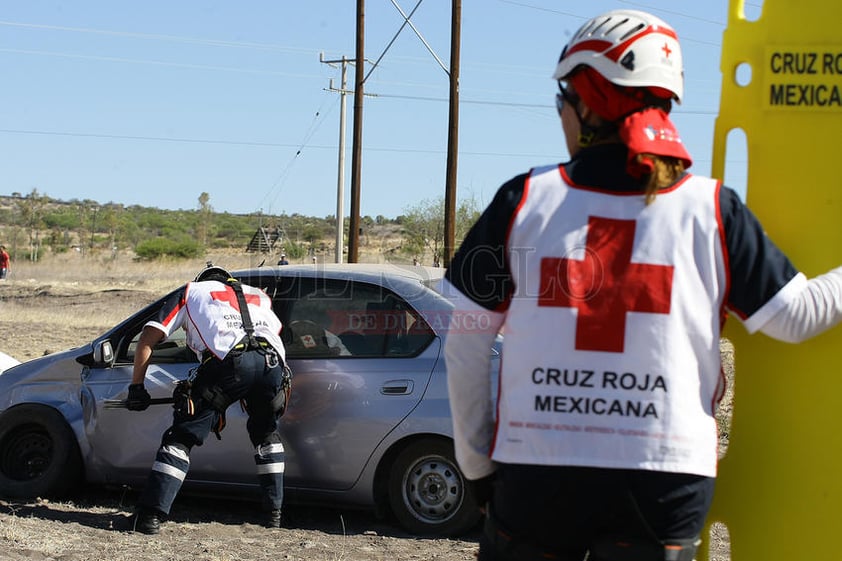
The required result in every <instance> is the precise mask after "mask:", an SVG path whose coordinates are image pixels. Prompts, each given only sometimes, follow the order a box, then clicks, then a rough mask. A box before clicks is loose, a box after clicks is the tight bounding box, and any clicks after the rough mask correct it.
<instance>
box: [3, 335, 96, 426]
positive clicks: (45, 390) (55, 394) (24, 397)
mask: <svg viewBox="0 0 842 561" xmlns="http://www.w3.org/2000/svg"><path fill="white" fill-rule="evenodd" d="M91 352H92V348H91V346H90V345H83V346H81V347H77V348H75V349H69V350H66V351H59V352H57V353H52V354H49V355H46V356H42V357H39V358H34V359H32V360H28V361H26V362H21V363H19V364H17V365H16V366H12V367H11V368H8V369H6V370H4V371H3V372H2V373H0V411H4V410H6V409H7V408H8V407H10V406H11V405H14V404H16V403H21V402H37V403H50V402H54V401H56V400H58V399H61V397H60V394H62V393H64V391H66V390H67V389H68V388H69V387H78V386H79V385H80V384H81V380H82V372H83V371H84V370H86V368H87V367H86V366H84V365H83V364H82V362H81V361H80V359H81V358H82V357H84V356H86V355H90V354H91ZM68 363H72V364H68ZM57 384H58V385H57ZM59 388H64V390H62V389H59ZM71 391H72V390H71ZM77 400H78V396H77Z"/></svg>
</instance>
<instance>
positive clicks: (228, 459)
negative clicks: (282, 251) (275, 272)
mask: <svg viewBox="0 0 842 561" xmlns="http://www.w3.org/2000/svg"><path fill="white" fill-rule="evenodd" d="M247 280H248V282H249V284H252V285H253V286H259V287H260V288H262V289H263V290H264V291H266V292H267V293H268V294H269V295H270V296H271V294H272V293H273V292H274V279H273V278H272V277H271V276H265V277H256V278H254V279H247ZM164 301H165V298H163V299H161V300H159V301H158V302H157V303H156V304H153V305H152V306H150V307H149V308H147V309H146V310H144V311H142V312H139V313H138V314H136V316H134V317H133V318H131V319H130V320H129V321H127V322H125V323H124V324H123V327H122V329H120V330H119V331H118V332H115V333H113V334H112V335H111V337H110V339H111V341H112V344H113V345H114V347H115V358H114V363H113V365H111V366H110V367H97V368H89V369H87V370H86V372H85V374H84V375H83V378H84V379H83V390H82V391H83V396H87V398H84V399H83V401H84V402H86V405H85V406H84V408H85V411H86V413H85V415H86V416H87V417H88V419H87V420H86V423H85V430H86V436H87V439H88V442H89V444H90V447H91V450H92V454H91V461H90V462H89V464H91V466H92V469H93V470H94V474H93V475H94V477H95V478H96V479H102V480H105V481H109V482H119V483H123V482H129V483H136V482H140V481H142V480H144V479H145V477H146V475H147V474H148V472H149V469H150V467H151V465H152V462H153V461H154V458H155V453H156V450H157V448H158V446H159V445H160V442H161V436H162V435H163V433H164V431H165V430H166V429H167V428H168V427H169V426H170V424H171V423H172V407H171V406H170V405H168V404H163V405H152V406H150V407H149V408H148V409H147V410H145V411H129V410H127V409H125V408H109V407H108V406H106V405H105V402H106V400H113V399H125V397H126V393H127V388H128V384H129V382H130V380H131V377H132V368H133V365H132V363H133V359H134V351H135V348H136V346H137V341H138V339H139V337H140V332H141V330H142V328H143V325H144V324H145V323H146V321H148V320H150V319H153V318H154V317H156V315H157V308H158V307H160V306H161V305H162V304H163V302H164ZM198 365H199V362H198V360H197V357H196V355H195V353H194V352H193V351H192V350H190V349H189V348H188V347H187V344H186V337H185V333H184V331H183V330H178V331H176V332H175V333H173V334H172V335H171V336H170V337H169V338H168V339H167V340H166V341H164V342H162V343H160V344H158V345H157V346H156V347H155V349H154V350H153V353H152V357H151V359H150V365H149V368H148V369H147V372H146V381H145V386H146V388H147V390H148V391H149V393H150V395H151V396H152V397H153V398H167V397H171V396H172V393H173V390H174V388H175V385H176V383H178V382H179V381H180V380H185V379H187V378H188V376H190V374H191V371H193V370H194V369H195V368H196V367H198ZM226 417H227V420H228V424H227V426H226V428H225V430H224V431H223V432H222V433H221V436H222V438H221V440H219V441H217V439H216V437H215V436H214V435H213V434H211V435H209V437H208V439H207V440H206V441H205V444H204V445H202V446H198V447H195V448H194V449H193V451H192V453H191V465H190V471H189V473H188V477H187V479H186V481H185V485H211V486H213V485H217V484H220V483H221V484H232V485H236V486H239V485H254V484H256V478H255V467H254V460H253V454H254V451H253V449H252V447H251V443H250V441H249V438H248V435H247V433H246V429H245V423H246V419H247V416H246V414H245V412H244V411H243V409H242V408H241V407H240V405H239V404H233V405H231V406H230V407H229V408H228V411H227V412H226ZM96 474H100V475H99V476H97V475H96Z"/></svg>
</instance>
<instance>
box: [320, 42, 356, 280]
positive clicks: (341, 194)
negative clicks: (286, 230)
mask: <svg viewBox="0 0 842 561" xmlns="http://www.w3.org/2000/svg"><path fill="white" fill-rule="evenodd" d="M319 61H320V62H322V63H324V64H329V65H331V66H333V65H334V64H341V65H342V85H341V86H340V87H339V89H338V90H337V89H335V88H334V87H333V78H331V80H330V87H329V88H328V89H329V90H330V91H332V92H339V95H340V96H341V102H340V109H339V170H338V178H337V181H336V257H335V262H336V263H342V250H343V248H344V247H345V241H344V240H345V96H346V95H347V94H348V90H347V87H348V80H347V72H348V64H352V61H351V60H349V59H347V58H345V56H344V55H343V56H342V58H341V59H339V60H325V58H324V53H320V54H319ZM348 255H349V257H350V250H349V252H348ZM349 261H350V259H349Z"/></svg>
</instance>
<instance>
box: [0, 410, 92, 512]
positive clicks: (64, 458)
mask: <svg viewBox="0 0 842 561" xmlns="http://www.w3.org/2000/svg"><path fill="white" fill-rule="evenodd" d="M81 479H82V459H81V456H80V454H79V448H78V446H77V444H76V436H75V435H74V434H73V431H72V430H70V426H68V424H67V422H66V421H65V420H64V417H62V416H61V414H60V413H59V412H58V411H56V410H55V409H53V408H51V407H47V406H44V405H37V404H25V405H18V406H16V407H13V408H11V409H9V410H7V411H5V412H4V413H3V414H2V415H0V495H2V496H6V497H18V498H35V497H48V496H63V495H66V494H67V493H68V492H70V491H71V490H72V489H73V488H74V487H75V486H76V485H77V484H78V483H79V482H80V481H81Z"/></svg>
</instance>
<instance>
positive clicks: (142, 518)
mask: <svg viewBox="0 0 842 561" xmlns="http://www.w3.org/2000/svg"><path fill="white" fill-rule="evenodd" d="M133 529H134V531H135V532H140V533H142V534H150V535H154V534H157V533H158V532H160V531H161V515H160V514H158V512H157V511H154V510H149V509H144V508H141V509H140V510H138V511H137V514H136V515H135V519H134V528H133Z"/></svg>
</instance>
